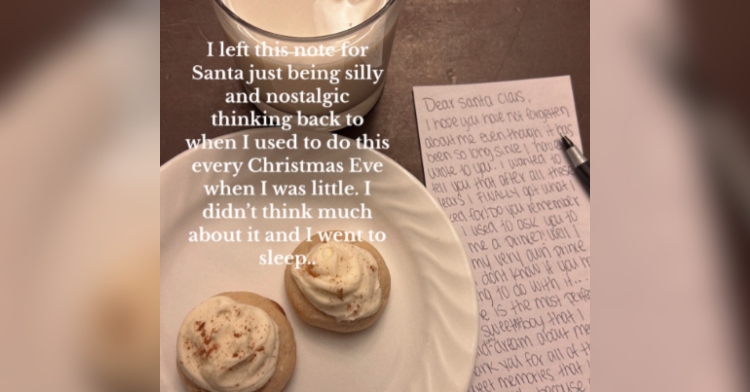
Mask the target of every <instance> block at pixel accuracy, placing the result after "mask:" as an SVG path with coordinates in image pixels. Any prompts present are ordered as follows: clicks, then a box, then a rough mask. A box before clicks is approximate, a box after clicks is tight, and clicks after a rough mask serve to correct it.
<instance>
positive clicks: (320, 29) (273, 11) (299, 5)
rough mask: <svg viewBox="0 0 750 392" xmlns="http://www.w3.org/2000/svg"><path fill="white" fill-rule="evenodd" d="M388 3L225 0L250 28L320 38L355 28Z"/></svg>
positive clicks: (382, 0) (378, 0)
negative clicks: (251, 26)
mask: <svg viewBox="0 0 750 392" xmlns="http://www.w3.org/2000/svg"><path fill="white" fill-rule="evenodd" d="M386 2H387V0H224V4H226V5H227V7H228V8H229V9H231V10H232V11H233V12H234V13H235V14H237V16H239V17H240V18H242V19H243V20H245V21H246V22H248V23H250V24H251V25H253V26H255V27H258V28H261V29H263V30H266V31H269V32H271V33H274V34H280V35H286V36H289V37H321V36H324V35H329V34H335V33H338V32H341V31H344V30H346V29H349V28H351V27H354V26H356V25H358V24H360V23H362V22H364V21H365V20H367V19H368V18H369V17H371V16H373V15H375V13H376V12H378V10H380V9H381V8H383V6H384V5H385V3H386Z"/></svg>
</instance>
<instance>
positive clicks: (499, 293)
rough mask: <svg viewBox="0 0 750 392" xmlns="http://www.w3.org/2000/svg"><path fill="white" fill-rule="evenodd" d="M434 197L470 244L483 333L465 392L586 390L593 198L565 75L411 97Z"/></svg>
mask: <svg viewBox="0 0 750 392" xmlns="http://www.w3.org/2000/svg"><path fill="white" fill-rule="evenodd" d="M414 101H415V106H416V111H417V121H418V127H419V136H420V143H421V147H422V159H423V162H424V170H425V181H426V185H427V188H428V189H429V190H430V192H431V193H432V194H433V195H434V196H435V197H436V198H437V200H438V201H439V202H440V205H441V206H442V207H443V208H444V209H445V211H446V212H447V213H448V215H449V217H450V219H451V221H452V222H453V224H454V225H455V227H456V230H457V231H458V232H459V235H461V236H462V237H463V240H464V244H465V246H466V251H467V253H468V255H469V259H470V260H471V267H472V268H473V270H474V277H475V280H476V285H477V298H478V302H479V316H480V331H479V345H478V347H477V358H476V364H475V367H474V377H473V379H472V383H471V387H470V389H469V391H470V392H491V391H523V392H527V391H528V392H582V391H589V390H590V381H589V375H590V362H589V358H590V355H589V354H590V337H589V334H590V324H589V323H590V317H589V315H590V290H589V289H590V281H589V276H590V267H591V258H590V251H589V248H590V230H589V218H590V215H589V197H588V194H587V193H586V191H585V189H584V188H583V187H582V186H581V184H580V183H579V182H578V179H577V178H576V176H575V172H574V171H573V169H572V168H571V167H570V166H569V164H568V161H567V158H566V156H565V153H564V152H563V150H562V147H561V143H560V135H566V136H568V137H569V138H571V140H573V141H574V142H575V143H576V144H577V145H578V146H581V139H580V135H579V131H578V122H577V119H576V112H575V105H574V101H573V94H572V91H571V87H570V79H569V77H555V78H546V79H533V80H521V81H511V82H499V83H487V84H473V85H453V86H429V87H414Z"/></svg>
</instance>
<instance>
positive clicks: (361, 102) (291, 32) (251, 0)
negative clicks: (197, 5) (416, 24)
mask: <svg viewBox="0 0 750 392" xmlns="http://www.w3.org/2000/svg"><path fill="white" fill-rule="evenodd" d="M403 1H404V0H214V8H215V10H216V14H217V15H218V17H219V21H220V22H221V25H222V27H223V29H224V32H225V34H226V37H227V41H226V42H225V46H230V45H231V46H234V47H238V45H245V44H246V45H247V47H248V50H247V54H248V55H247V56H244V55H243V56H237V57H235V61H236V63H237V66H238V67H239V68H240V69H242V70H243V72H244V73H245V76H246V80H245V82H244V83H243V85H244V87H245V90H246V92H247V93H248V95H249V94H252V93H256V94H257V98H256V99H255V100H257V101H258V102H257V103H256V104H255V106H256V107H258V109H260V110H261V111H262V112H264V113H265V114H267V115H272V116H285V115H286V116H295V117H296V116H297V115H301V116H305V117H308V116H315V117H318V118H319V120H316V121H319V122H320V123H321V124H323V125H326V126H318V127H313V128H316V129H325V130H335V129H339V128H343V127H345V126H346V122H345V118H346V115H351V116H364V115H365V114H367V113H368V112H369V111H370V109H372V107H373V106H375V103H377V101H378V99H379V98H380V95H381V93H382V92H383V86H384V85H385V73H386V68H387V67H388V60H389V58H390V54H391V47H392V45H393V37H394V33H395V27H396V20H397V18H398V13H399V10H400V9H401V6H402V4H403ZM214 46H215V47H216V46H217V43H214ZM258 48H260V49H258ZM280 48H286V51H287V53H280V52H279V50H277V49H280ZM326 49H327V50H328V52H327V53H324V52H323V50H326ZM258 50H260V51H261V52H258ZM303 53H304V54H305V56H297V55H301V54H303ZM363 54H364V55H363ZM290 70H291V71H290ZM290 72H291V73H292V75H293V76H297V79H296V80H289V73H290ZM347 76H349V78H350V79H352V80H347ZM357 79H359V80H357ZM362 79H365V80H362ZM368 79H369V80H368ZM303 92H304V93H303ZM311 94H312V95H311ZM313 99H320V100H322V101H324V104H320V103H310V100H313ZM331 111H332V112H333V113H335V114H336V115H339V120H340V122H341V125H340V126H335V124H333V126H331V125H330V124H326V122H328V121H330V119H329V118H330V113H331ZM327 118H328V119H327Z"/></svg>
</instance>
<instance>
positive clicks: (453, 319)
mask: <svg viewBox="0 0 750 392" xmlns="http://www.w3.org/2000/svg"><path fill="white" fill-rule="evenodd" d="M244 134H249V135H251V138H256V137H271V136H273V137H278V136H279V135H281V134H283V135H287V137H289V135H291V134H290V133H287V132H284V133H281V131H279V130H278V129H256V130H248V131H243V132H238V133H234V134H231V135H227V136H224V137H223V138H232V139H236V140H237V141H238V143H239V145H242V144H241V141H242V140H243V139H242V138H243V135H244ZM305 136H307V137H310V138H322V139H324V140H326V139H329V138H331V137H333V135H331V134H324V133H314V132H299V133H298V137H300V138H301V137H305ZM300 142H301V140H300ZM254 156H267V157H269V158H270V159H271V160H284V157H285V156H289V160H290V161H295V160H299V159H308V160H323V161H325V160H334V161H336V160H341V161H343V162H345V163H346V162H349V158H350V157H353V156H359V157H362V158H363V159H365V160H379V161H382V162H383V164H384V166H385V170H384V173H381V174H375V175H373V174H329V175H326V174H322V175H321V174H314V175H311V174H294V173H289V174H254V173H250V172H249V171H246V170H243V171H242V172H241V174H240V175H238V176H237V177H235V178H232V176H231V174H229V175H218V174H210V175H206V174H195V173H193V172H192V171H191V164H192V163H193V162H195V161H245V162H247V160H248V159H249V158H251V157H254ZM312 178H321V179H325V180H328V181H335V180H339V179H343V180H344V181H346V182H357V183H361V182H362V181H364V180H370V181H372V185H371V190H372V194H373V196H370V197H366V196H358V197H309V196H305V197H291V196H287V197H276V196H274V197H271V196H267V197H266V198H265V199H264V198H261V197H260V196H254V197H252V198H246V197H229V198H227V197H213V199H212V198H210V197H208V196H206V194H205V192H204V190H203V184H205V183H216V182H218V181H219V180H220V179H225V180H226V181H227V182H230V183H236V184H245V183H250V184H256V186H257V184H259V183H260V181H261V180H267V181H269V183H273V182H280V181H283V182H285V183H299V184H303V183H304V184H309V182H310V180H311V179H312ZM308 188H309V185H308ZM358 191H360V194H364V192H363V188H362V187H358ZM209 202H219V203H228V202H233V203H234V204H235V206H237V205H240V206H244V205H245V204H246V203H247V202H250V203H253V204H255V205H259V204H261V203H265V202H273V203H277V205H278V204H280V203H287V204H288V206H295V205H300V204H301V203H306V204H307V206H308V207H313V208H315V207H318V206H326V207H331V206H334V207H354V206H358V205H359V204H360V203H362V202H365V203H367V206H368V207H369V208H370V209H372V213H373V219H372V220H370V221H352V220H346V221H343V220H326V221H321V220H317V221H308V220H305V221H303V220H299V221H294V220H285V221H279V220H262V219H258V220H250V219H248V220H240V221H227V220H221V221H209V220H205V219H203V218H202V217H201V213H202V209H203V207H204V206H205V205H206V204H207V203H209ZM295 225H300V226H306V225H309V226H312V227H314V230H316V231H317V230H321V231H322V230H329V229H340V230H358V229H361V230H363V231H367V230H381V231H384V232H385V233H386V234H387V239H386V241H385V242H382V243H376V242H375V243H373V245H374V246H375V247H376V248H378V250H379V251H380V253H381V254H382V255H383V258H384V259H385V260H386V263H387V264H388V268H389V269H390V272H391V277H392V291H391V297H390V301H389V302H388V307H387V308H386V311H385V312H384V314H383V316H382V318H381V319H380V320H379V321H378V322H377V323H376V324H375V325H374V326H373V327H371V328H369V329H367V330H365V331H363V332H360V333H355V334H350V335H343V334H336V333H333V332H327V331H324V330H320V329H318V328H314V327H311V326H308V325H307V324H305V323H304V322H302V321H300V320H299V318H297V316H296V314H295V313H294V310H293V309H292V307H291V305H290V304H289V301H288V300H287V297H286V293H285V291H284V284H283V270H284V269H283V267H282V266H261V265H259V262H258V260H259V256H260V254H261V253H263V252H264V251H266V249H268V248H270V249H271V250H272V251H273V252H274V254H277V253H278V254H289V253H291V251H292V250H293V249H294V248H295V246H296V245H295V244H290V243H279V244H277V245H273V244H262V245H258V244H253V243H248V242H244V243H233V244H228V243H201V244H196V243H189V242H188V240H187V239H188V233H189V231H190V230H194V229H196V228H197V227H199V226H203V227H204V228H205V229H206V230H236V229H241V230H244V229H246V228H247V226H253V227H255V228H260V229H262V230H287V231H288V230H290V229H291V228H292V227H294V226H295ZM223 291H251V292H255V293H258V294H261V295H264V296H266V297H268V298H271V299H273V300H275V301H276V302H278V303H279V304H281V306H282V307H283V308H284V309H285V310H286V312H287V315H288V317H289V320H290V322H291V324H292V327H293V328H294V333H295V338H296V341H297V367H296V369H295V373H294V376H293V377H292V379H291V381H290V382H289V384H288V385H287V388H286V391H289V392H297V391H329V392H338V391H342V392H343V391H357V392H383V391H396V392H402V391H431V392H435V391H440V392H453V391H455V392H465V391H466V390H467V388H468V386H469V382H470V379H471V373H472V370H473V366H474V360H475V355H476V345H477V337H478V328H479V327H478V313H477V312H478V310H477V303H476V293H475V284H474V279H473V275H472V272H471V270H470V266H469V262H468V260H467V257H466V253H465V252H464V249H463V246H462V245H461V242H460V240H459V238H458V236H457V235H456V233H455V231H454V229H453V226H452V225H451V223H450V221H449V220H448V217H447V216H446V215H445V213H444V212H443V211H442V210H441V208H440V206H439V205H438V204H437V202H436V201H435V200H434V199H433V198H432V197H431V196H430V195H429V194H428V192H427V190H426V189H425V188H424V186H423V185H422V184H421V183H419V181H417V180H416V179H415V178H414V177H413V176H412V175H411V174H409V173H408V172H407V171H406V170H404V169H403V168H402V167H401V166H399V165H398V164H397V163H395V162H394V161H392V160H391V159H389V158H387V157H386V156H384V155H382V154H380V153H378V152H374V151H369V150H357V149H354V148H353V149H350V150H348V151H342V150H338V151H326V150H325V149H321V150H319V151H305V150H303V149H301V148H300V149H299V150H297V151H284V152H281V151H277V152H272V151H262V152H259V151H256V150H234V151H227V150H223V151H222V150H190V151H187V152H185V153H183V154H180V155H179V156H177V157H176V158H174V159H172V160H171V161H169V162H167V163H166V164H165V165H164V166H162V168H161V298H160V301H161V331H160V334H161V336H160V340H161V344H160V355H161V391H162V392H165V391H166V392H172V391H175V392H176V391H185V389H184V387H183V386H182V385H181V383H180V380H179V378H178V375H177V370H176V366H175V344H176V340H177V330H178V328H179V326H180V324H181V322H182V319H183V317H184V316H185V315H186V314H187V313H188V311H189V310H190V309H192V308H193V307H194V306H196V305H197V304H199V303H200V302H202V301H204V300H205V299H207V298H209V297H211V296H213V295H215V294H218V293H220V292H223Z"/></svg>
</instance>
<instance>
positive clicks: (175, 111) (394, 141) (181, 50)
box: [161, 0, 589, 182]
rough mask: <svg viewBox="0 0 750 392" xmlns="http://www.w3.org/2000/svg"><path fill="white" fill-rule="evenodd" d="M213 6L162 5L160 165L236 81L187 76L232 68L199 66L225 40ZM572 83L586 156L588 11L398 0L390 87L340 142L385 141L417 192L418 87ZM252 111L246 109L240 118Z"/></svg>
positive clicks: (212, 61)
mask: <svg viewBox="0 0 750 392" xmlns="http://www.w3.org/2000/svg"><path fill="white" fill-rule="evenodd" d="M211 1H212V0H198V1H190V2H186V1H184V0H162V2H161V163H162V164H163V163H164V162H166V161H168V160H170V159H171V158H172V157H174V156H175V155H177V154H179V153H180V152H182V151H183V150H185V149H186V143H185V139H186V138H197V137H200V135H201V134H203V133H205V134H206V135H207V136H209V137H215V136H219V135H223V134H226V133H231V132H234V131H238V130H240V129H241V128H229V127H222V128H214V127H212V126H211V122H210V121H211V118H210V115H211V114H212V113H214V112H216V111H218V110H222V109H224V110H226V104H224V103H223V97H224V93H225V92H226V91H229V90H235V89H236V88H237V85H236V83H238V82H236V81H226V82H219V81H210V82H206V81H193V80H192V79H191V76H192V67H193V65H195V64H202V65H203V66H204V67H207V68H213V67H215V68H226V67H231V66H234V62H233V60H232V59H231V58H220V57H211V58H206V57H205V55H206V41H219V40H222V39H224V35H223V32H222V30H221V27H220V26H219V22H218V20H217V19H216V15H215V14H214V11H213V7H212V5H211ZM558 75H570V76H571V79H572V82H573V94H574V96H575V101H576V109H577V112H578V122H579V125H580V129H581V136H582V138H583V144H584V149H585V152H586V153H587V154H588V152H589V2H588V1H574V0H568V1H552V0H542V1H539V0H536V1H534V0H406V3H405V4H404V7H403V9H402V10H401V15H400V18H399V21H398V25H397V32H396V39H395V43H394V46H393V52H392V56H391V62H390V68H389V69H388V78H387V81H386V85H385V91H384V92H383V95H382V97H381V98H380V101H379V102H378V103H377V105H376V106H375V108H374V109H373V110H372V111H371V112H370V113H369V114H368V115H367V117H366V118H365V125H364V126H362V127H357V128H349V129H344V130H342V131H340V132H339V133H340V134H342V135H345V136H348V137H352V138H356V137H358V136H360V135H362V134H365V133H366V134H368V135H375V134H377V133H379V134H380V135H381V137H386V138H388V139H390V141H391V148H390V149H389V150H387V151H385V154H386V155H389V156H390V157H391V158H393V159H394V160H396V162H398V163H399V164H401V165H402V166H404V167H405V168H406V169H407V170H408V171H409V172H411V173H412V174H414V176H416V177H417V178H418V179H420V180H421V181H423V182H424V175H423V171H422V159H421V156H420V154H419V139H418V136H417V124H416V117H415V112H414V101H413V98H412V87H413V86H416V85H440V84H451V83H457V84H462V83H482V82H492V81H503V80H514V79H528V78H537V77H546V76H558ZM251 107H252V106H251V105H248V109H250V108H251Z"/></svg>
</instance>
